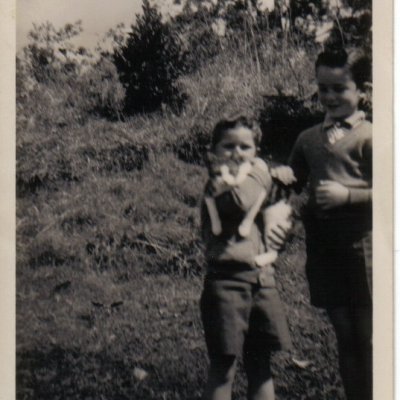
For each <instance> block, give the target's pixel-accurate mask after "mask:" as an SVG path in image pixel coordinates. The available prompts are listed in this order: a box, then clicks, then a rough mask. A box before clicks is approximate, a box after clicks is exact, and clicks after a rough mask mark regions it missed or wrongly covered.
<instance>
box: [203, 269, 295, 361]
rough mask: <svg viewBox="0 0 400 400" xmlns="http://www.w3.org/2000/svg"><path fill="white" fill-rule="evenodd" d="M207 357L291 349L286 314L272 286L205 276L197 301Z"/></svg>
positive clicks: (267, 352)
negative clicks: (199, 298)
mask: <svg viewBox="0 0 400 400" xmlns="http://www.w3.org/2000/svg"><path fill="white" fill-rule="evenodd" d="M200 308H201V315H202V321H203V326H204V332H205V339H206V344H207V349H208V352H209V355H210V356H211V357H212V356H213V355H234V356H239V355H240V354H241V353H242V352H243V350H244V351H246V352H251V351H253V352H256V353H257V354H260V355H261V354H263V353H264V354H269V353H270V352H271V351H273V350H290V349H292V341H291V337H290V332H289V328H288V325H287V322H286V316H285V311H284V308H283V304H282V302H281V299H280V297H279V294H278V291H277V290H276V288H274V287H261V286H260V285H258V284H252V283H248V282H243V281H235V280H230V279H209V278H207V277H206V279H205V282H204V290H203V294H202V296H201V300H200Z"/></svg>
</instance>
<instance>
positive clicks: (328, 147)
mask: <svg viewBox="0 0 400 400" xmlns="http://www.w3.org/2000/svg"><path fill="white" fill-rule="evenodd" d="M358 115H360V114H358ZM361 116H362V115H361ZM332 125H333V124H332V123H331V121H329V120H327V119H326V120H325V121H324V122H323V123H321V124H318V125H315V126H313V127H312V128H310V129H307V130H306V131H304V132H302V133H301V134H300V135H299V137H298V139H297V141H296V143H295V145H294V148H293V150H292V153H291V155H290V157H289V162H288V164H289V165H290V166H291V167H292V169H293V171H294V174H295V176H296V178H297V186H298V187H304V186H305V185H306V184H307V183H309V192H310V196H309V201H308V206H309V211H310V212H311V215H312V216H314V217H316V218H337V219H339V218H343V219H344V220H346V221H347V222H348V223H350V221H352V220H354V219H357V220H359V219H360V218H369V219H371V217H372V213H371V206H372V124H371V123H370V122H369V121H366V120H365V119H363V118H361V119H360V118H354V117H353V118H349V119H348V120H346V121H345V122H344V123H343V124H342V126H341V127H340V129H342V130H343V133H344V136H343V137H342V138H340V139H339V140H337V141H336V142H334V143H331V142H330V141H329V138H328V131H329V129H330V128H331V127H332ZM321 180H332V181H336V182H339V183H341V184H342V185H344V186H346V187H347V188H348V189H349V193H350V195H349V202H348V204H345V205H343V206H340V207H337V208H334V209H331V210H322V209H321V208H320V207H318V206H317V204H316V188H317V187H318V186H319V183H320V181H321Z"/></svg>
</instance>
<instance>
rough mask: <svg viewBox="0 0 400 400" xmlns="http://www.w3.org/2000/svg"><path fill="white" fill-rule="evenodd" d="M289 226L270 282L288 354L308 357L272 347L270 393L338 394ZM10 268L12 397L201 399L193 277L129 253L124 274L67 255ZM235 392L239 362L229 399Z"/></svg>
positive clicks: (197, 283)
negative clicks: (274, 284)
mask: <svg viewBox="0 0 400 400" xmlns="http://www.w3.org/2000/svg"><path fill="white" fill-rule="evenodd" d="M295 233H296V235H295V236H294V237H293V238H292V240H291V241H290V242H289V244H288V246H287V248H286V250H285V251H284V252H283V254H282V256H281V258H280V260H279V262H278V265H277V278H278V282H279V283H278V289H279V292H280V294H281V297H282V299H283V301H284V304H285V308H286V312H287V317H288V322H289V326H290V330H291V333H292V337H293V340H294V344H295V348H296V351H295V353H294V355H296V357H298V358H301V359H306V360H309V361H311V365H310V366H309V367H307V368H305V369H302V368H299V367H298V366H296V365H295V364H294V363H293V362H292V360H291V356H292V355H293V354H288V353H284V352H282V353H276V354H275V356H274V358H273V373H274V375H275V385H276V392H277V398H278V399H281V400H285V399H287V400H289V399H293V398H296V399H315V400H317V399H318V400H320V399H332V400H333V399H341V398H342V397H341V392H340V381H339V377H338V372H337V355H336V350H335V339H334V334H333V332H332V330H331V328H330V326H329V324H328V321H327V318H326V316H325V315H324V314H323V313H321V312H319V311H317V310H315V309H314V308H312V307H310V305H309V300H308V292H307V286H306V281H305V277H304V270H303V265H304V261H305V257H304V243H303V240H302V229H301V225H300V224H299V223H297V225H296V227H295ZM17 272H18V276H17V286H18V288H19V290H18V294H17V310H18V312H17V343H18V345H17V392H18V394H17V398H18V399H36V400H39V399H116V398H118V399H131V398H135V399H146V400H153V399H154V400H156V399H171V400H172V399H174V400H175V399H199V398H200V394H201V390H202V386H203V384H204V380H205V377H206V370H207V363H208V362H207V355H206V349H205V344H204V339H203V332H202V326H201V321H200V315H199V307H198V300H199V297H200V294H201V286H202V277H201V275H191V276H186V277H184V276H179V275H178V274H171V273H168V274H163V273H158V274H154V273H150V274H149V273H146V271H143V269H142V268H137V265H135V263H134V260H132V262H131V263H130V264H129V265H127V266H125V275H123V276H121V275H120V273H121V271H118V270H116V269H115V268H114V269H103V270H100V269H93V268H92V269H90V268H88V267H87V266H85V265H80V264H79V263H77V262H73V261H70V262H68V261H65V262H64V263H63V264H61V265H56V263H54V262H53V263H52V265H40V266H39V265H34V266H30V267H20V268H18V271H17ZM27 327H29V328H27ZM141 370H143V371H145V372H146V374H147V375H146V377H145V378H144V379H141V378H142V377H140V374H138V373H137V372H138V371H141ZM244 392H245V378H244V376H243V370H242V369H241V368H240V370H239V372H238V379H237V383H236V385H235V389H234V398H235V399H240V398H243V395H244Z"/></svg>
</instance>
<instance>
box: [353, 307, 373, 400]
mask: <svg viewBox="0 0 400 400" xmlns="http://www.w3.org/2000/svg"><path fill="white" fill-rule="evenodd" d="M353 313H354V321H355V335H356V343H357V350H358V359H359V364H360V365H361V366H362V379H363V388H364V392H363V393H364V397H363V398H364V399H366V400H372V380H373V377H372V366H373V364H372V307H368V306H366V307H359V308H357V309H355V310H354V311H353Z"/></svg>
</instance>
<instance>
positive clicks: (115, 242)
mask: <svg viewBox="0 0 400 400" xmlns="http://www.w3.org/2000/svg"><path fill="white" fill-rule="evenodd" d="M195 22H196V23H197V24H198V26H200V27H203V28H202V29H203V30H204V23H205V22H207V21H205V20H204V21H203V20H202V19H201V18H200V19H199V20H196V21H195ZM201 24H203V25H201ZM48 29H50V31H51V28H48ZM71 29H72V28H71V27H70V28H69V31H68V30H66V31H65V32H64V34H65V35H64V36H65V37H68V35H69V34H70V32H71ZM196 29H199V30H198V31H196V32H197V33H198V37H196V38H195V39H196V40H198V41H197V44H199V43H200V44H201V40H202V38H204V37H205V36H204V35H203V34H204V32H205V31H201V29H200V28H196ZM68 32H69V33H68ZM182 32H183V33H185V32H184V31H182ZM202 32H203V33H202ZM246 32H247V33H248V34H249V36H246V37H245V36H243V35H237V36H232V37H231V38H230V39H229V40H228V39H226V40H225V39H224V40H225V41H222V39H221V40H219V39H218V38H215V37H214V39H213V40H214V42H215V46H216V47H215V48H213V52H212V54H211V53H207V51H206V50H207V49H206V48H203V49H200V50H202V51H203V53H201V52H198V53H196V54H202V57H204V58H205V59H202V60H199V65H198V66H197V67H196V68H187V70H186V72H185V73H183V74H181V75H180V76H179V79H177V81H176V82H175V83H174V84H175V88H177V90H179V92H180V93H181V94H183V95H184V96H183V97H182V98H184V100H185V101H184V105H183V107H182V108H181V110H180V112H176V110H175V111H174V112H173V107H170V105H168V104H162V105H161V108H160V110H159V111H157V112H152V113H142V114H135V115H131V116H127V115H123V114H122V108H123V107H122V99H123V87H122V86H121V83H120V82H119V81H118V77H117V73H116V70H115V67H114V66H113V64H112V62H111V61H112V59H111V58H110V56H109V55H107V54H103V55H102V56H101V57H100V60H98V59H95V57H92V56H90V55H88V54H87V53H85V52H84V51H83V50H81V51H80V52H76V53H74V54H73V55H74V57H75V58H74V59H72V58H68V57H69V56H68V54H70V53H68V52H66V53H65V54H67V55H66V56H65V57H64V56H63V57H64V58H62V57H61V58H60V56H57V57H59V58H57V57H56V55H57V52H56V50H54V49H55V48H56V47H57V46H60V45H61V44H62V43H63V40H64V39H63V35H61V34H59V35H58V36H57V35H54V37H55V38H56V39H57V41H58V42H56V43H57V44H56V46H55V47H54V48H53V47H43V43H41V42H40V37H39V36H36V39H35V40H36V42H34V43H36V45H38V43H39V44H40V46H42V47H40V46H39V45H38V46H39V47H34V48H30V50H29V51H27V53H26V54H27V55H28V56H29V55H31V56H32V55H35V54H36V55H37V54H38V53H37V52H38V51H39V50H40V51H39V53H40V52H42V53H41V54H42V55H45V56H46V57H47V58H46V60H47V61H46V63H47V64H46V63H43V59H41V58H34V57H33V56H32V57H33V58H32V57H31V58H29V57H28V56H27V57H26V58H25V61H24V62H25V64H24V63H23V62H21V63H20V64H19V66H18V76H17V83H18V87H17V107H18V115H17V299H16V300H17V398H18V399H19V400H28V399H32V400H40V399H43V400H44V399H46V400H49V399H71V400H72V399H73V400H76V399H93V400H99V399H121V400H123V399H143V400H159V399H165V400H166V399H168V400H178V399H199V398H200V395H201V389H202V386H203V383H204V380H205V377H206V370H207V363H208V361H207V355H206V349H205V343H204V339H203V332H202V326H201V321H200V317H199V307H198V300H199V298H200V293H201V288H202V277H203V272H204V265H203V264H204V263H203V254H202V244H201V241H200V237H199V209H198V205H199V200H200V198H201V194H202V188H203V185H204V183H205V180H206V171H205V168H204V163H203V157H204V151H205V149H206V146H207V145H208V142H209V138H210V132H211V129H212V127H213V125H214V124H215V123H216V122H217V121H218V120H219V119H220V118H221V117H222V116H223V115H225V114H229V113H233V112H237V111H241V112H244V113H246V114H250V115H254V116H256V117H258V118H259V120H260V123H261V125H262V128H263V143H262V149H261V152H262V156H264V157H267V156H268V157H273V158H274V159H276V160H278V161H283V160H285V158H286V156H287V153H288V152H289V151H290V147H291V145H292V143H293V141H294V140H295V138H296V136H297V135H298V133H299V132H300V130H301V129H303V128H305V127H306V126H308V125H311V124H312V123H314V122H316V121H318V120H319V118H320V117H321V115H320V111H319V109H318V105H317V104H316V103H315V102H314V100H313V98H312V94H313V93H314V91H315V87H314V83H313V62H314V59H315V55H316V53H317V52H318V51H319V49H320V47H321V46H320V45H319V44H315V43H314V42H311V41H310V40H309V39H307V38H304V37H303V39H301V36H298V35H297V36H296V35H294V34H293V35H292V36H291V35H286V34H284V33H283V32H282V31H280V30H279V29H270V30H264V31H262V30H261V31H260V32H258V33H257V38H254V37H253V38H252V37H251V35H250V33H251V32H252V31H250V30H248V31H246ZM183 33H182V34H183ZM200 33H201V34H202V35H203V36H201V35H200ZM253 33H254V32H253ZM60 38H61V39H60ZM56 39H54V40H56ZM192 39H193V38H192ZM217 39H218V40H217ZM193 40H194V39H193ZM46 43H47V42H46ZM47 45H48V43H47V44H46V46H47ZM35 49H36V50H35ZM38 49H39V50H38ZM192 50H193V49H192ZM35 51H36V53H35ZM194 54H195V53H194V51H193V52H192V53H191V56H192V58H191V62H192V63H193V62H194V61H193V60H195V57H194ZM71 57H72V56H71ZM79 57H81V58H79ZM207 57H209V58H207ZM189 58H190V57H189ZM29 60H30V61H29ZM32 60H33V61H35V60H36V61H37V60H39V61H40V60H42V61H40V62H42V64H39V65H35V64H34V63H33V61H32ZM49 60H50V61H49ZM60 60H61V61H60ZM76 60H78V61H76ZM82 60H83V61H82ZM200 61H201V62H200ZM192 67H193V65H192ZM61 78H62V79H61ZM303 200H304V199H303V197H300V198H298V199H297V200H296V202H297V203H298V204H301V202H302V201H303ZM304 263H305V254H304V232H303V228H302V225H301V222H300V221H296V224H295V227H294V229H293V235H292V237H291V238H290V240H289V243H288V244H287V246H286V249H285V251H284V252H283V253H282V255H281V257H280V259H279V261H278V264H277V280H278V289H279V292H280V294H281V296H282V299H283V301H284V304H285V307H286V312H287V317H288V321H289V325H290V330H291V333H292V335H293V340H294V343H295V347H296V350H295V352H294V353H293V354H288V353H277V354H276V355H275V356H274V359H273V372H274V375H275V382H276V392H277V399H280V400H289V399H300V400H301V399H308V400H321V399H326V400H330V399H331V400H338V399H342V398H343V397H342V391H341V385H340V379H339V376H338V370H337V354H336V349H335V339H334V334H333V332H332V330H331V328H330V326H329V324H328V321H327V318H326V316H325V314H324V313H322V312H319V311H317V310H315V309H313V308H312V307H310V305H309V295H308V288H307V284H306V281H305V276H304ZM293 356H296V357H297V359H300V360H306V361H309V362H310V363H309V364H307V365H302V364H296V363H294V362H293V360H292V357H293ZM244 393H245V379H244V376H243V371H242V369H240V371H239V374H238V380H237V383H236V385H235V389H234V399H236V400H238V399H242V398H244V397H243V396H244Z"/></svg>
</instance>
